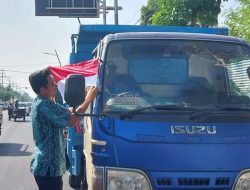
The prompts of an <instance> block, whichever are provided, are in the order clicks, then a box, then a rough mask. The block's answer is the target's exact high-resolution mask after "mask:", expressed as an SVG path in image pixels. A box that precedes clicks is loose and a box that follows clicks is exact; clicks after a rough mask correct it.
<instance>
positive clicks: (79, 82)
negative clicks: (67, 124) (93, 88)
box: [64, 74, 85, 108]
mask: <svg viewBox="0 0 250 190" xmlns="http://www.w3.org/2000/svg"><path fill="white" fill-rule="evenodd" d="M64 99H65V101H66V103H67V104H69V105H70V107H73V108H75V107H77V106H78V105H80V104H81V103H82V102H83V101H84V100H85V78H84V77H83V76H82V75H80V74H70V75H68V77H67V78H66V80H65V91H64Z"/></svg>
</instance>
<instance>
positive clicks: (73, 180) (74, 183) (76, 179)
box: [69, 175, 81, 189]
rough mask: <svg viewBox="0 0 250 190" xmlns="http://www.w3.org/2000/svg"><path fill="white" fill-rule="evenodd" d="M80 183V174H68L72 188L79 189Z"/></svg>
mask: <svg viewBox="0 0 250 190" xmlns="http://www.w3.org/2000/svg"><path fill="white" fill-rule="evenodd" d="M80 184H81V176H75V175H70V176H69V185H70V187H72V188H73V189H79V188H80Z"/></svg>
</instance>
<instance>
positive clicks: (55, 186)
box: [34, 172, 63, 190]
mask: <svg viewBox="0 0 250 190" xmlns="http://www.w3.org/2000/svg"><path fill="white" fill-rule="evenodd" d="M34 177H35V180H36V183H37V186H38V188H39V190H62V189H63V181H62V176H58V177H50V175H49V172H48V174H47V175H46V176H34Z"/></svg>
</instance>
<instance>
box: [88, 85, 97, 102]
mask: <svg viewBox="0 0 250 190" xmlns="http://www.w3.org/2000/svg"><path fill="white" fill-rule="evenodd" d="M97 92H98V89H97V87H96V86H88V87H87V88H86V89H85V102H88V103H90V102H91V101H92V100H93V99H94V98H95V97H96V95H97Z"/></svg>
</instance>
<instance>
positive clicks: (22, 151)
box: [0, 111, 73, 190]
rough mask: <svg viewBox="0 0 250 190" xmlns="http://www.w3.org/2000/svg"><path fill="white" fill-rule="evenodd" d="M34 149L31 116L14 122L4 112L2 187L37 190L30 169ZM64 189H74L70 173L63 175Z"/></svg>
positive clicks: (0, 140)
mask: <svg viewBox="0 0 250 190" xmlns="http://www.w3.org/2000/svg"><path fill="white" fill-rule="evenodd" d="M33 150H34V143H33V137H32V128H31V117H29V116H27V117H26V121H25V122H23V121H22V119H20V120H17V122H14V121H13V119H12V120H11V121H8V114H7V111H4V112H3V126H2V135H1V136H0V189H1V190H37V189H38V188H37V186H36V183H35V180H34V177H33V175H32V174H31V173H30V171H29V164H30V160H31V155H32V152H33ZM63 182H64V187H63V190H73V189H72V188H71V187H69V185H68V175H67V174H65V175H64V176H63Z"/></svg>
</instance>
